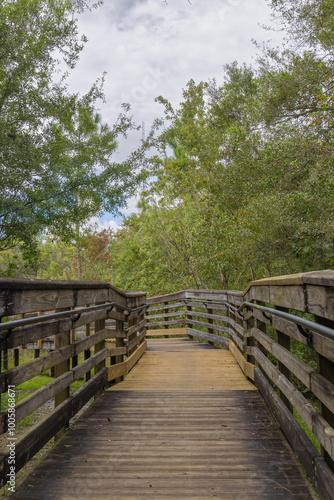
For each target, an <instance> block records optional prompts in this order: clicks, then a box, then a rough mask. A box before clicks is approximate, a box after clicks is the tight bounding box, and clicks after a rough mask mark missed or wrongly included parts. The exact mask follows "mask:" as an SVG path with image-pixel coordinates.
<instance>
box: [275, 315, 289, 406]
mask: <svg viewBox="0 0 334 500" xmlns="http://www.w3.org/2000/svg"><path fill="white" fill-rule="evenodd" d="M276 309H277V310H278V311H283V312H287V313H288V312H289V309H286V308H285V307H276ZM276 340H277V343H278V344H279V345H281V346H282V347H284V349H286V350H287V351H290V350H291V342H290V337H289V336H288V335H285V334H284V333H282V332H280V331H278V330H276ZM278 369H279V371H280V372H281V373H282V374H283V375H284V376H285V377H286V378H287V379H288V380H291V372H290V370H289V369H288V368H287V367H286V366H285V365H284V363H282V362H281V361H278ZM278 395H279V397H280V398H281V400H282V401H283V403H284V404H285V406H286V407H287V408H288V409H289V411H290V412H291V413H293V405H292V404H291V403H290V401H289V400H288V398H287V397H286V396H285V395H284V394H283V392H282V391H281V390H279V391H278Z"/></svg>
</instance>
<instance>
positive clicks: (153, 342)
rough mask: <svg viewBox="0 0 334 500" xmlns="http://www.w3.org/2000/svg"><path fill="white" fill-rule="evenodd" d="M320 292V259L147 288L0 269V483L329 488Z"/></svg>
mask: <svg viewBox="0 0 334 500" xmlns="http://www.w3.org/2000/svg"><path fill="white" fill-rule="evenodd" d="M333 303H334V272H333V271H321V272H315V273H305V274H300V275H292V276H285V277H278V278H271V279H268V280H261V281H257V282H254V283H252V284H251V285H250V286H249V287H248V288H247V290H245V291H244V292H237V291H218V290H186V291H182V292H177V293H174V294H170V295H165V296H161V297H154V298H149V299H148V298H147V297H146V294H145V293H124V292H122V291H120V290H117V289H115V288H114V287H112V286H111V285H109V284H105V283H76V282H55V281H40V280H35V281H30V280H8V279H1V280H0V316H1V317H2V323H1V324H0V349H1V356H2V363H1V369H2V371H1V374H0V388H1V393H2V407H1V415H0V428H1V434H2V436H1V438H2V441H1V444H2V455H1V456H0V473H1V486H4V485H5V484H6V483H7V486H6V487H7V489H8V492H7V495H6V496H7V497H8V498H19V499H61V500H67V499H68V500H69V499H81V498H82V499H84V498H94V499H95V498H96V499H101V500H102V499H106V498H115V499H117V500H118V499H120V500H121V499H171V498H173V499H181V498H182V499H183V498H189V499H191V498H194V499H195V498H198V499H209V498H221V499H258V498H267V499H276V498H284V499H289V498H291V499H293V498H300V499H303V500H304V499H305V500H306V499H315V498H317V496H316V494H315V491H317V493H318V495H319V496H320V498H321V499H328V500H329V499H333V498H334V473H333V470H334V467H333V459H334V429H333V425H334V416H333V415H334V370H333V366H334V329H333V326H334V323H333V322H334V308H333ZM43 342H44V344H43ZM47 342H52V343H53V344H52V346H53V349H54V350H52V351H51V352H47V351H46V350H45V349H42V347H43V346H46V345H47ZM36 343H37V344H36ZM28 344H31V345H33V346H34V349H33V350H30V351H31V353H32V356H31V359H30V360H28V359H27V356H26V353H27V352H28V351H27V349H26V350H23V349H22V346H27V345H28ZM36 345H37V348H36ZM38 346H40V348H38ZM41 374H44V375H45V376H48V377H49V378H48V383H44V384H43V385H42V387H40V388H39V389H37V390H36V391H34V392H33V393H31V394H29V395H28V396H27V397H24V398H23V399H21V400H19V398H20V397H21V396H22V394H21V393H22V392H23V391H24V389H22V388H23V387H24V385H22V384H23V383H24V382H26V381H30V382H29V383H33V382H34V381H35V380H36V377H38V376H40V375H41ZM23 395H24V394H23ZM15 399H16V401H14V400H15ZM93 399H94V402H93V404H90V405H89V402H90V403H91V402H92V401H93ZM50 402H54V408H53V409H52V411H49V412H45V411H44V412H43V411H42V410H43V409H45V405H46V404H47V403H48V404H49V403H50ZM14 403H15V404H14ZM78 412H79V413H82V412H83V414H81V415H80V416H79V417H78ZM31 415H32V416H33V417H34V418H33V422H32V423H31V422H29V421H28V418H30V417H31ZM37 417H38V418H37ZM77 417H78V418H77ZM68 427H70V428H69V429H68ZM51 439H54V440H55V441H56V443H55V445H54V446H53V447H52V448H51V450H50V451H48V452H47V453H46V454H45V456H44V458H43V459H41V460H40V461H38V462H36V464H35V467H34V468H33V470H32V471H30V473H29V474H28V475H26V476H25V477H23V479H22V480H21V481H18V479H19V474H18V471H19V470H20V469H21V468H23V467H24V466H26V464H27V463H28V465H29V461H30V459H32V457H33V456H34V455H35V454H36V453H38V452H39V450H40V449H41V448H43V446H44V445H45V444H46V443H48V442H49V441H50V440H51Z"/></svg>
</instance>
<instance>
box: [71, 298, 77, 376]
mask: <svg viewBox="0 0 334 500" xmlns="http://www.w3.org/2000/svg"><path fill="white" fill-rule="evenodd" d="M72 309H75V307H72ZM74 343H75V327H74V326H73V328H72V330H71V344H74ZM76 366H78V355H77V354H76V355H75V356H73V358H72V368H75V367H76Z"/></svg>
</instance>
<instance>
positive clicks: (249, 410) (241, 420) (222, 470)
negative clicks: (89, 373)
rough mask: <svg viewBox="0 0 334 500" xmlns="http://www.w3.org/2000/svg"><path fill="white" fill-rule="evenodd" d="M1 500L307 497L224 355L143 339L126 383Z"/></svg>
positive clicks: (273, 429) (269, 424)
mask: <svg viewBox="0 0 334 500" xmlns="http://www.w3.org/2000/svg"><path fill="white" fill-rule="evenodd" d="M180 340H181V342H180ZM236 387H240V389H239V390H236V389H235V388H236ZM8 498H19V499H20V500H42V499H43V500H44V499H50V500H53V499H55V500H74V499H85V498H94V500H95V499H97V500H102V499H103V500H106V499H109V498H110V499H115V500H134V499H136V500H138V499H139V500H153V499H154V500H161V499H162V500H167V499H169V500H170V499H176V500H179V499H202V500H206V499H212V498H220V499H226V500H233V499H238V500H243V499H248V500H249V499H250V500H255V499H256V500H257V499H262V498H263V499H268V500H269V499H270V500H275V499H279V498H281V499H300V500H309V499H315V498H316V497H315V495H314V493H313V490H312V488H311V486H310V483H309V482H308V481H307V480H306V478H305V476H304V474H303V472H302V471H301V468H300V466H299V465H298V463H297V460H296V459H295V457H294V455H293V453H292V451H291V449H290V447H289V446H288V444H287V442H286V441H285V440H284V438H283V436H282V433H281V432H280V430H279V429H278V427H277V425H276V423H275V421H274V420H273V418H272V416H271V415H270V413H269V411H268V409H267V407H266V405H265V403H264V401H263V400H262V398H261V397H260V395H259V394H258V392H257V391H256V390H254V386H253V385H252V384H251V383H250V382H248V381H247V380H246V379H245V377H244V376H243V374H242V372H241V371H240V368H239V367H238V365H237V364H236V362H235V361H234V360H233V358H232V357H231V355H230V353H229V352H227V351H223V350H218V349H215V348H213V347H211V346H208V345H207V344H199V343H197V342H194V341H192V340H190V339H189V340H187V339H184V340H183V339H165V340H164V339H154V340H153V339H152V340H151V339H150V340H149V348H148V352H147V353H145V355H144V356H143V357H142V358H141V360H140V361H139V362H138V364H137V365H136V367H135V368H134V369H133V371H132V372H131V373H130V374H129V375H128V376H127V377H126V379H125V381H124V382H121V383H120V384H118V385H117V386H115V387H114V388H112V389H111V390H108V391H106V392H105V393H104V394H103V395H102V396H101V397H100V398H99V399H98V400H97V401H96V402H95V403H94V405H93V406H92V407H91V408H89V410H88V411H87V412H86V413H85V414H84V416H83V417H81V418H80V419H78V420H77V422H76V423H75V425H74V428H73V429H72V430H70V431H69V432H68V433H67V435H66V436H65V437H64V438H63V439H62V440H61V441H60V442H59V443H58V444H57V446H56V447H55V448H54V449H53V450H52V451H51V452H50V453H49V454H48V455H47V457H46V458H45V459H44V460H42V461H41V462H40V463H39V464H38V466H37V467H36V469H35V470H34V472H33V473H32V474H31V475H30V476H29V477H28V478H27V479H26V480H25V481H24V483H23V484H22V485H21V487H20V488H17V492H16V493H15V494H12V495H10V496H8Z"/></svg>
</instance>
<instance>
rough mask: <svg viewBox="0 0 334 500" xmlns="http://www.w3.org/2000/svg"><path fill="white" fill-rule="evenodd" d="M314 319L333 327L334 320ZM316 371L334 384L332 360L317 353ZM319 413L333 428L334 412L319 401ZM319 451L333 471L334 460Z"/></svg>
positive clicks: (323, 451)
mask: <svg viewBox="0 0 334 500" xmlns="http://www.w3.org/2000/svg"><path fill="white" fill-rule="evenodd" d="M315 321H316V322H317V323H319V324H321V325H323V326H328V327H329V328H332V329H334V321H331V320H329V319H326V318H322V317H320V316H315ZM317 363H318V372H319V373H320V375H322V376H323V377H324V378H325V379H326V380H328V381H329V382H330V383H332V384H334V362H333V361H331V360H329V359H327V358H325V356H322V355H321V354H317ZM319 413H320V415H322V416H323V417H324V419H325V420H326V422H328V423H329V425H330V426H331V427H333V428H334V414H333V413H332V412H331V411H330V410H329V408H327V406H326V405H324V404H323V403H322V402H321V401H320V405H319ZM321 453H322V456H323V457H324V459H325V461H326V462H327V464H328V465H329V467H330V468H331V469H332V471H333V472H334V460H333V459H332V458H331V457H330V455H329V454H328V453H327V451H326V450H325V449H324V448H323V447H321Z"/></svg>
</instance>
